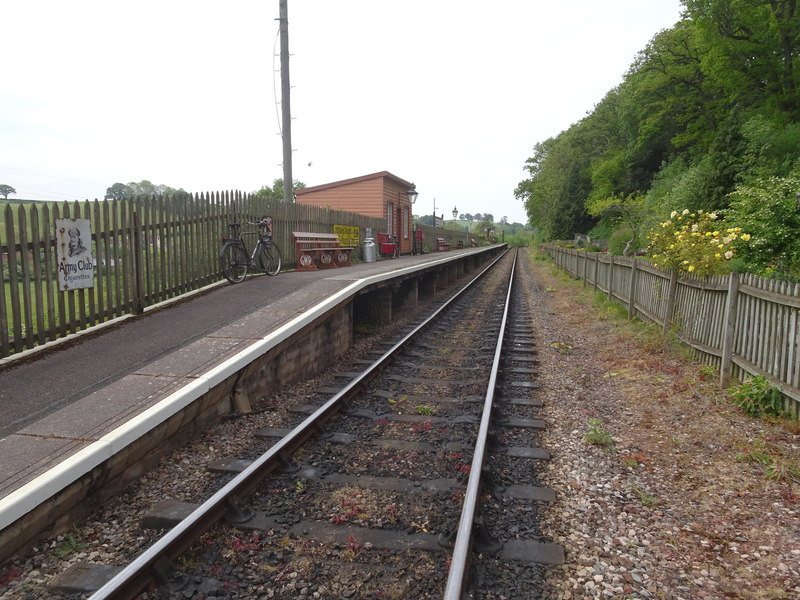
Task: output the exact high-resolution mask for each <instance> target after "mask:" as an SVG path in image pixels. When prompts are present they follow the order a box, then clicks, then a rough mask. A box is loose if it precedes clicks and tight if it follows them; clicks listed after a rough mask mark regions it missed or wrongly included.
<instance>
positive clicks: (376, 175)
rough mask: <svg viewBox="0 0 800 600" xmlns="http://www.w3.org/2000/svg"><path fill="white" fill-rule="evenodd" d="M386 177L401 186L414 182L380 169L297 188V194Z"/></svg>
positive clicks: (407, 186) (409, 185)
mask: <svg viewBox="0 0 800 600" xmlns="http://www.w3.org/2000/svg"><path fill="white" fill-rule="evenodd" d="M380 178H386V179H390V180H392V181H394V182H396V183H399V184H400V185H401V186H403V187H406V188H410V187H411V186H412V185H414V184H413V183H410V182H408V181H406V180H405V179H401V178H399V177H398V176H397V175H392V174H391V173H389V171H379V172H378V173H372V174H370V175H362V176H361V177H353V178H351V179H342V180H341V181H334V182H331V183H323V184H322V185H315V186H312V187H307V188H303V189H302V190H295V194H296V195H298V196H302V195H303V194H307V193H309V192H319V191H322V190H327V189H330V188H335V187H341V186H344V185H350V184H353V183H361V182H362V181H369V180H370V179H380Z"/></svg>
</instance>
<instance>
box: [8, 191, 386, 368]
mask: <svg viewBox="0 0 800 600" xmlns="http://www.w3.org/2000/svg"><path fill="white" fill-rule="evenodd" d="M264 215H271V216H272V217H273V220H274V221H273V222H274V228H273V239H274V240H275V241H276V243H277V244H278V245H279V247H280V248H281V251H282V255H283V263H284V268H292V267H293V266H294V264H295V262H296V256H295V246H294V243H293V240H292V237H291V232H292V231H315V232H320V233H330V232H332V230H333V226H334V225H346V226H355V227H358V228H359V231H360V236H361V237H360V239H359V241H360V242H361V241H363V236H364V231H365V229H366V228H367V227H371V228H372V229H373V230H374V231H383V230H385V227H386V225H385V220H384V219H380V218H373V217H366V216H364V215H359V214H355V213H350V212H343V211H335V210H331V209H327V208H320V207H314V206H305V205H298V204H288V205H287V204H284V203H282V202H276V203H266V202H265V201H263V200H260V199H257V198H256V197H254V196H251V195H248V194H242V193H238V192H230V193H229V192H224V193H212V194H198V195H194V196H190V195H186V196H182V197H162V196H158V197H141V198H135V199H131V200H120V201H115V200H103V201H98V200H94V201H88V200H87V201H84V202H72V203H69V202H64V203H50V202H47V203H45V202H35V203H18V204H12V203H9V204H7V205H6V207H5V209H4V211H2V214H1V215H0V216H1V217H2V222H3V225H2V227H0V268H2V273H3V283H4V285H3V286H0V358H5V357H8V356H10V355H12V354H15V353H19V352H22V351H24V350H27V349H31V348H34V347H37V346H40V345H42V344H45V343H47V342H50V341H53V340H57V339H59V338H63V337H65V336H67V335H69V334H73V333H76V332H78V331H81V330H84V329H87V328H89V327H92V326H94V325H98V324H100V323H103V322H106V321H109V320H111V319H114V318H117V317H122V316H124V315H129V314H138V313H141V312H143V311H144V310H145V308H146V307H149V306H153V305H156V304H158V303H160V302H163V301H166V300H171V299H174V298H176V297H178V296H181V295H183V294H186V293H189V292H192V291H195V290H198V289H200V288H202V287H204V286H207V285H210V284H214V283H216V282H219V281H220V280H221V279H222V277H221V274H220V264H219V250H220V247H221V239H222V237H223V236H225V235H227V233H228V224H229V223H233V222H236V223H242V224H245V223H247V222H255V221H258V220H259V219H260V218H261V217H262V216H264ZM56 219H89V220H90V221H91V227H92V241H93V244H92V247H93V252H92V254H93V258H94V260H95V262H96V265H95V268H94V286H93V287H92V288H86V289H77V290H70V291H59V288H58V278H57V273H56V232H55V221H56ZM248 229H251V230H253V231H255V230H256V228H255V227H250V228H248V227H247V226H246V225H243V227H242V230H243V231H247V230H248ZM360 251H361V245H360V244H359V247H358V248H357V249H356V251H355V252H354V254H353V257H354V259H355V260H359V259H360Z"/></svg>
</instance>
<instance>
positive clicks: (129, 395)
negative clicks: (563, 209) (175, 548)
mask: <svg viewBox="0 0 800 600" xmlns="http://www.w3.org/2000/svg"><path fill="white" fill-rule="evenodd" d="M498 251H499V248H498V247H483V248H467V249H463V250H455V251H452V252H447V253H436V254H427V255H417V256H402V257H400V258H397V259H393V260H381V261H377V262H372V263H359V264H355V265H353V266H349V267H346V268H338V269H331V270H320V271H304V272H297V271H290V272H285V273H281V274H280V275H278V276H277V277H267V276H257V277H253V278H248V279H247V280H246V281H245V282H243V283H241V284H237V285H230V284H228V283H227V282H221V283H219V284H214V285H213V286H209V287H208V288H206V289H204V290H201V291H200V292H196V293H193V294H191V295H187V296H186V297H183V298H180V299H177V300H174V301H171V302H169V303H165V304H164V305H161V306H156V307H152V308H151V309H149V310H148V311H146V312H145V314H144V315H140V316H136V317H131V318H126V319H124V320H122V321H121V322H112V323H111V324H108V325H107V326H100V327H97V328H94V329H93V330H87V331H85V332H82V334H79V335H76V336H73V339H67V340H66V341H64V342H63V343H59V344H56V345H54V346H52V347H49V348H43V349H42V350H41V351H39V352H35V353H33V354H32V355H30V356H26V357H24V359H22V360H19V361H16V362H15V361H9V362H6V363H5V364H3V365H2V367H0V532H3V534H4V536H5V537H13V532H9V531H8V530H9V529H11V528H13V527H30V528H33V529H36V528H39V529H41V530H44V529H47V528H48V527H49V526H50V525H51V524H49V523H47V522H46V521H47V520H48V519H50V520H51V517H52V514H51V513H48V514H50V516H45V515H43V516H40V517H37V518H35V519H30V518H29V519H28V521H27V522H25V520H24V519H22V517H24V516H26V515H27V514H28V513H29V511H31V510H33V509H34V508H37V507H39V506H40V505H42V504H45V503H48V502H50V503H52V502H53V500H52V499H53V498H55V497H57V495H58V494H59V493H60V494H62V495H63V494H64V493H65V492H64V490H67V488H68V487H69V486H73V487H74V486H75V485H76V482H78V481H79V480H80V479H81V478H84V479H86V477H87V476H89V478H90V479H91V475H92V473H93V472H96V471H97V469H98V468H99V465H101V464H102V463H103V462H104V461H108V460H110V458H111V457H112V456H114V454H115V453H118V452H120V451H121V449H123V448H125V447H126V446H128V445H130V444H131V443H132V442H133V441H134V440H135V439H137V438H138V437H139V436H143V435H146V434H147V433H146V432H148V431H154V430H156V427H157V425H158V424H159V423H160V422H165V421H166V420H167V419H169V418H170V417H171V416H174V415H175V413H176V411H180V410H182V409H185V408H186V407H187V406H189V405H190V404H192V402H194V401H195V400H196V399H197V398H199V397H200V396H202V395H203V394H208V393H209V391H210V390H213V389H214V388H215V386H218V385H219V384H220V382H223V381H228V380H230V379H231V378H235V377H233V376H235V375H236V373H237V372H240V371H243V370H245V369H246V368H247V366H248V365H249V364H250V363H251V362H252V361H253V360H254V357H257V356H259V355H262V354H264V353H265V352H266V351H267V349H269V348H275V347H276V346H277V345H278V344H280V343H281V342H282V340H286V339H287V338H290V337H291V336H293V335H295V334H297V333H298V332H300V331H302V330H303V329H304V327H306V326H307V325H308V324H309V323H312V322H314V321H315V320H316V321H318V320H320V319H321V318H322V316H323V315H325V314H330V312H331V311H332V310H333V309H334V307H335V306H337V305H341V304H342V303H346V302H350V301H351V300H352V298H353V297H354V296H355V295H357V294H359V293H363V292H362V291H363V290H364V289H366V288H367V287H368V286H375V285H379V284H380V283H381V282H387V281H392V280H395V279H398V280H399V279H402V278H403V277H413V276H415V274H418V273H422V272H425V271H431V270H435V269H448V268H453V266H454V265H457V264H461V263H463V262H464V261H477V260H479V259H482V258H483V257H484V256H485V255H487V254H492V253H494V254H496V253H497V252H498ZM186 412H187V416H186V417H184V421H186V420H187V419H191V418H192V416H191V414H192V413H191V411H190V410H189V411H186ZM105 476H107V474H106V475H104V477H105ZM91 485H92V484H91V481H90V482H89V483H87V484H84V485H83V491H76V492H74V493H75V494H79V495H80V494H86V493H87V492H86V489H87V486H91ZM78 487H79V488H80V487H81V486H78ZM59 502H60V500H59ZM2 537H3V536H0V538H2ZM3 542H4V540H3V539H0V548H2V547H3ZM7 550H8V549H7V548H5V551H4V552H3V553H2V554H0V560H1V559H2V558H3V556H4V555H7V554H8V552H7Z"/></svg>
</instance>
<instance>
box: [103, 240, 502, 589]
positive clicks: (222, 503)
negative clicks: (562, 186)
mask: <svg viewBox="0 0 800 600" xmlns="http://www.w3.org/2000/svg"><path fill="white" fill-rule="evenodd" d="M505 254H506V252H504V253H502V254H500V256H498V257H497V258H496V259H495V260H493V261H492V262H491V263H489V265H487V266H486V267H485V268H484V269H483V270H482V271H481V272H480V273H478V274H477V275H476V276H475V277H474V278H473V279H472V281H470V282H468V283H467V284H466V285H465V286H464V287H463V288H462V289H461V290H459V291H458V292H457V293H456V294H455V295H454V296H453V297H452V298H450V299H449V300H447V301H446V302H445V303H444V304H442V306H440V307H439V308H438V309H436V310H435V311H434V312H433V313H432V314H431V315H430V316H429V317H428V318H427V319H425V320H424V321H423V322H422V323H420V324H419V325H417V326H416V327H415V328H414V329H413V330H412V331H411V332H409V333H408V334H406V335H405V336H404V337H403V338H402V339H401V340H400V341H399V342H397V343H396V344H395V345H394V346H392V347H391V348H390V349H389V350H387V351H386V352H385V353H384V354H383V355H382V356H381V357H380V358H378V359H377V360H376V361H375V362H374V363H372V364H371V365H370V366H368V367H367V368H366V369H365V370H364V371H363V372H362V373H360V374H359V375H358V376H357V377H355V378H353V379H352V380H351V381H350V382H349V383H348V384H347V385H346V386H345V387H344V388H342V389H341V390H340V391H339V392H338V393H336V394H335V395H334V396H333V397H331V398H330V399H329V400H328V401H326V402H325V403H324V404H323V405H322V406H320V407H319V408H318V409H317V410H316V411H314V412H313V413H312V414H311V415H309V416H308V417H307V418H306V419H305V420H303V422H302V423H300V424H299V425H298V426H297V427H295V428H294V429H292V431H290V432H289V433H288V434H286V436H284V437H283V438H281V439H280V440H279V441H278V442H277V443H276V444H275V445H274V446H272V447H271V448H270V449H269V450H267V452H265V453H264V454H262V455H261V456H260V457H259V458H257V459H256V460H255V461H253V463H251V464H250V465H249V466H248V467H247V468H245V469H244V470H243V471H242V472H241V473H239V474H238V475H237V476H236V477H234V478H233V479H232V480H231V481H229V482H228V483H227V484H225V486H223V487H222V488H220V489H219V490H218V491H217V492H216V493H214V494H213V495H212V496H211V497H210V498H209V499H208V500H206V501H205V502H204V503H203V504H201V505H200V506H198V507H197V508H196V509H195V510H194V511H192V512H191V513H190V514H189V515H188V516H187V517H186V518H184V519H183V520H182V521H181V522H180V523H178V524H177V525H176V526H175V527H173V528H172V529H170V530H169V532H167V533H166V534H165V535H164V536H163V537H161V538H160V539H159V540H157V541H156V542H154V543H153V545H152V546H150V547H149V548H148V549H146V550H145V551H144V552H143V553H142V554H140V555H139V556H138V557H136V558H135V559H134V560H133V561H132V562H131V563H130V564H128V565H127V566H126V567H124V568H123V569H122V570H121V571H120V572H119V573H117V574H116V575H115V576H114V577H112V578H111V579H110V580H109V581H108V582H107V583H106V584H105V585H103V586H102V587H101V588H100V589H99V590H97V591H96V592H95V593H94V594H92V595H91V596H90V597H89V600H134V598H136V597H137V596H138V595H139V594H141V593H142V592H144V591H146V590H147V588H148V587H150V585H151V582H152V581H153V580H154V579H155V578H156V576H155V575H154V572H155V570H156V568H157V567H158V565H161V564H163V563H164V561H165V560H166V561H168V562H172V561H174V560H175V559H176V558H177V557H178V556H180V554H181V553H182V552H183V551H185V550H186V549H187V548H188V547H189V546H190V545H191V544H192V543H193V542H194V541H195V540H196V539H197V538H199V537H200V535H202V534H203V533H205V532H206V531H208V530H209V529H211V527H213V526H214V525H215V524H216V523H217V522H218V521H220V520H222V518H223V517H224V516H225V515H226V513H227V512H228V509H229V506H230V500H231V499H234V498H242V497H244V496H245V495H246V494H247V493H248V492H249V491H251V490H252V489H254V488H255V487H256V486H257V485H258V484H259V483H260V482H261V481H263V480H264V479H265V478H266V477H267V476H268V475H269V474H270V473H271V472H272V471H274V470H275V469H276V468H277V467H279V466H281V465H282V464H285V463H286V462H287V461H288V459H289V457H290V456H291V455H292V454H293V453H294V452H295V451H296V450H297V449H298V448H300V447H301V446H302V445H303V444H304V443H305V442H306V441H307V440H308V439H310V438H311V437H313V436H314V435H315V434H318V433H319V432H320V431H321V428H320V425H322V424H324V423H325V422H326V421H327V420H328V419H330V418H331V417H332V416H333V415H335V414H336V413H337V412H338V411H339V410H341V408H342V406H343V405H344V404H345V403H346V402H347V401H348V400H349V399H351V398H352V397H353V396H355V395H356V394H357V393H358V392H359V391H360V390H361V389H363V388H364V387H365V386H366V384H367V382H369V381H370V380H371V379H372V378H373V377H375V376H376V375H377V374H378V372H379V371H380V370H381V369H382V368H383V367H385V366H386V365H387V364H388V363H389V362H391V360H392V358H393V357H394V355H395V354H397V352H399V350H400V349H402V348H403V347H405V346H406V345H407V344H409V343H410V342H411V340H412V339H413V338H414V337H415V336H416V335H417V334H418V333H420V332H421V331H423V330H424V329H426V328H427V327H428V326H429V325H430V324H432V323H433V322H434V321H435V320H436V319H437V318H438V316H439V315H440V314H441V313H442V312H443V311H445V310H446V309H447V308H449V307H450V306H451V305H452V304H453V303H455V302H456V300H458V299H459V298H460V297H461V296H462V295H463V294H465V293H466V292H467V290H469V289H470V288H471V287H472V286H473V285H475V284H476V283H477V282H478V281H479V280H480V279H482V278H483V277H484V276H485V275H486V273H488V272H489V270H490V269H491V268H492V267H493V266H494V265H495V264H497V263H498V262H499V261H500V260H501V259H502V258H503V257H504V256H505Z"/></svg>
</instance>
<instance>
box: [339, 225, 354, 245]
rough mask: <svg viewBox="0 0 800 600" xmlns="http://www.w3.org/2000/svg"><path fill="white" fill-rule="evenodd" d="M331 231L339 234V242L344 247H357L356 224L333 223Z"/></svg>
mask: <svg viewBox="0 0 800 600" xmlns="http://www.w3.org/2000/svg"><path fill="white" fill-rule="evenodd" d="M333 233H335V234H336V235H338V236H339V242H340V243H341V245H342V246H344V247H346V248H356V247H358V226H355V225H334V226H333Z"/></svg>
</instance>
